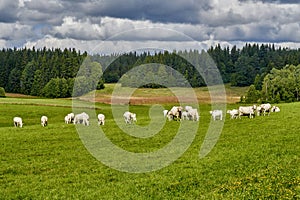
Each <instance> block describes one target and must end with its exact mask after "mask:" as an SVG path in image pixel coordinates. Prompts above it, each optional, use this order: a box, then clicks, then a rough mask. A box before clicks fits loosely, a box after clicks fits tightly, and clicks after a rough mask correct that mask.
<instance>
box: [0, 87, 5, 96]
mask: <svg viewBox="0 0 300 200" xmlns="http://www.w3.org/2000/svg"><path fill="white" fill-rule="evenodd" d="M0 97H5V90H4V88H3V87H0Z"/></svg>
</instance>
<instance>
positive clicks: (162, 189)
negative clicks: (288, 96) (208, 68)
mask: <svg viewBox="0 0 300 200" xmlns="http://www.w3.org/2000/svg"><path fill="white" fill-rule="evenodd" d="M71 105H72V102H71V101H70V100H56V99H51V100H50V99H49V100H48V99H21V98H5V99H1V101H0V110H1V115H0V159H1V161H0V162H1V164H0V199H299V198H300V165H299V163H300V157H299V155H300V145H299V144H300V137H299V133H300V123H299V113H300V103H290V104H279V105H278V106H279V107H280V109H281V112H279V113H271V115H270V116H269V117H267V116H266V117H263V116H259V117H255V118H254V119H248V118H247V117H243V118H242V119H240V120H239V119H237V120H230V119H229V116H228V114H227V115H226V120H225V124H224V127H223V131H222V133H221V136H220V138H219V140H218V142H217V144H216V145H215V147H214V148H213V149H212V151H211V152H210V153H209V154H208V155H207V156H206V157H204V158H202V159H200V158H199V150H200V147H201V145H202V143H203V140H204V137H205V134H206V131H207V129H208V127H209V124H210V120H211V117H210V114H209V111H210V105H209V104H200V105H199V107H200V116H201V117H200V121H199V128H198V131H197V134H196V136H195V138H194V140H193V143H192V144H191V146H190V147H189V148H188V149H187V151H186V152H185V153H184V154H183V155H182V156H181V157H180V158H179V159H178V160H176V161H175V162H173V163H172V164H170V165H169V166H167V167H165V168H162V169H160V170H158V171H154V172H149V173H126V172H120V171H118V170H115V169H112V168H110V167H108V166H106V165H104V164H102V163H101V162H100V161H98V160H96V159H95V158H94V157H93V156H92V155H91V154H90V153H89V152H88V151H87V149H86V148H85V146H84V145H83V143H82V141H81V140H80V138H79V135H78V133H77V131H76V128H75V126H74V125H73V124H65V123H64V116H65V115H66V114H67V113H70V112H71V111H72V107H71ZM87 106H89V105H88V104H87ZM149 107H150V106H147V105H134V106H130V109H131V110H132V111H134V112H136V113H137V119H138V121H137V123H136V124H137V125H140V126H147V125H148V124H149V123H150V119H149V115H148V111H149ZM170 107H171V106H170V105H169V104H166V105H165V108H167V109H170ZM237 107H238V105H236V104H229V105H228V106H227V108H228V109H232V108H237ZM81 109H84V108H81ZM85 111H86V112H87V113H89V114H92V113H93V112H95V111H94V110H91V109H88V108H86V109H85ZM100 112H101V113H104V114H105V116H106V121H105V126H101V128H102V129H103V131H104V132H105V134H106V136H107V137H108V138H110V140H111V141H112V142H113V143H114V144H115V145H117V146H119V147H121V148H123V149H126V150H128V151H131V152H152V151H155V150H158V149H160V148H162V147H163V146H164V145H166V144H167V143H168V142H169V141H171V140H172V139H173V138H174V136H175V134H176V130H177V129H178V127H179V124H180V122H176V121H171V122H168V121H167V122H166V124H165V125H164V126H163V129H162V130H161V131H160V132H159V133H158V134H156V135H155V136H153V137H151V138H146V139H143V138H137V137H133V136H130V135H128V134H125V133H123V132H122V130H121V129H120V128H119V127H118V126H117V125H116V123H115V121H114V119H113V116H112V112H111V106H110V105H108V104H98V103H97V104H96V113H100ZM42 115H47V116H48V118H49V122H48V123H49V125H48V126H47V127H42V126H41V124H40V117H41V116H42ZM14 116H21V117H22V118H23V122H24V127H23V128H15V127H13V122H12V118H13V117H14ZM154 118H156V119H157V121H163V120H165V119H163V116H162V112H161V113H160V114H156V115H154ZM90 121H91V126H90V127H84V128H87V129H91V130H94V129H95V128H97V129H98V128H99V129H100V127H99V126H98V125H97V121H96V119H95V118H94V119H93V118H92V119H91V120H90ZM181 123H185V124H189V123H195V122H191V121H183V122H181ZM213 123H219V122H218V121H216V122H213ZM124 124H125V123H124ZM129 126H135V125H129ZM174 130H175V131H174Z"/></svg>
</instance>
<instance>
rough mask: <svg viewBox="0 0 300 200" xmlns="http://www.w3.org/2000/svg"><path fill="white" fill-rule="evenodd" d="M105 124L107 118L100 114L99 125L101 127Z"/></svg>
mask: <svg viewBox="0 0 300 200" xmlns="http://www.w3.org/2000/svg"><path fill="white" fill-rule="evenodd" d="M104 122H105V116H104V115H103V114H98V124H99V126H100V125H104Z"/></svg>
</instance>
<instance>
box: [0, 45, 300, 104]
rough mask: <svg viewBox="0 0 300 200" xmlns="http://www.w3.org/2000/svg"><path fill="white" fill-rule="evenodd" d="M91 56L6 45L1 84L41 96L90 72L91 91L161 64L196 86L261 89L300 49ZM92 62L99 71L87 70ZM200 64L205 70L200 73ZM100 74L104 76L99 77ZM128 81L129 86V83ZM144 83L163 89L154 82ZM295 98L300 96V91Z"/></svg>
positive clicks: (257, 47) (249, 47)
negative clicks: (51, 85)
mask: <svg viewBox="0 0 300 200" xmlns="http://www.w3.org/2000/svg"><path fill="white" fill-rule="evenodd" d="M86 57H87V53H86V52H85V53H82V54H81V53H80V52H77V51H76V50H75V49H46V48H42V49H35V48H32V49H27V48H24V49H16V48H14V49H3V50H2V51H0V60H1V63H0V85H1V86H2V87H4V88H5V90H6V91H7V92H13V93H23V94H31V95H36V96H42V95H43V93H42V89H43V88H44V87H45V86H46V84H47V83H48V82H49V81H50V80H51V79H52V78H64V79H66V80H69V79H74V78H75V77H76V76H85V77H86V78H87V80H88V81H89V84H88V87H89V90H93V89H102V88H103V86H104V84H103V83H104V82H105V83H116V82H118V81H119V80H120V78H121V77H122V76H123V75H124V74H125V73H127V72H128V71H129V70H131V69H133V68H134V67H137V66H140V65H144V64H150V63H156V64H160V65H161V66H169V67H171V68H172V69H174V70H176V71H177V72H179V73H181V74H182V75H183V76H184V77H185V79H186V80H187V81H188V83H189V84H190V85H191V86H192V87H201V86H205V85H206V84H209V85H218V84H222V83H223V82H224V83H231V85H232V86H249V85H251V84H254V85H255V88H256V89H257V90H261V89H262V83H263V80H264V78H265V76H266V75H267V74H268V73H269V72H270V71H271V70H272V69H273V68H274V69H279V70H280V69H282V68H283V67H284V66H285V65H286V64H289V65H295V66H296V65H298V64H299V57H300V49H286V48H280V47H279V48H275V46H274V45H269V44H267V45H266V44H261V45H258V44H245V46H243V47H242V48H241V49H238V48H237V47H236V46H233V47H232V48H229V47H221V45H220V44H218V45H216V46H215V47H211V48H209V49H208V51H207V52H204V51H201V52H199V51H198V50H190V51H178V52H176V51H174V52H172V53H170V52H167V51H165V52H156V53H152V52H151V53H150V52H143V53H140V54H137V53H136V52H129V53H125V54H120V55H118V54H113V55H93V56H91V57H89V58H87V59H85V58H86ZM210 58H212V59H210ZM84 60H86V61H84ZM83 61H84V62H85V63H83ZM99 63H100V64H101V65H100V67H99ZM96 65H98V66H97V67H99V69H100V68H101V72H99V73H98V72H97V73H95V74H93V75H92V74H91V71H95V68H97V67H96ZM212 65H216V66H217V69H218V72H220V74H221V77H216V74H217V73H216V72H215V71H212V68H211V67H210V66H212ZM87 66H88V67H91V68H94V69H92V70H87V69H88V68H87ZM101 66H102V67H101ZM195 67H197V68H198V69H200V71H201V75H200V74H199V73H198V71H197V70H196V69H195ZM80 68H85V70H83V71H82V72H80V73H83V74H79V75H77V73H78V72H79V71H80ZM102 72H104V73H103V77H101V76H102ZM149 73H150V72H149ZM153 73H154V75H157V76H156V77H155V78H160V77H161V78H162V79H164V80H166V78H165V77H166V73H167V74H168V77H167V79H169V80H170V82H172V83H174V82H176V78H177V77H175V76H174V75H172V74H171V75H170V74H169V71H168V70H166V71H164V69H160V70H156V71H155V72H153ZM99 74H101V76H98V75H99ZM158 74H159V75H158ZM145 75H147V76H146V78H147V79H148V78H150V77H151V73H150V74H145ZM152 75H153V74H152ZM152 78H153V76H152ZM90 79H92V80H90ZM150 79H151V78H150ZM174 79H175V81H174ZM221 79H222V80H223V82H222V83H221V82H220V80H221ZM139 80H140V79H139V78H134V79H130V81H134V82H135V83H134V85H140V83H139ZM155 82H157V79H155ZM124 84H125V85H126V84H127V83H126V81H125V83H124ZM185 84H186V83H184V84H183V85H185ZM144 86H145V87H162V86H161V85H159V84H152V83H150V84H145V85H144ZM69 91H70V89H69ZM297 93H299V92H297ZM69 94H70V95H71V94H72V93H71V92H69ZM282 95H283V96H284V97H280V99H282V98H285V99H288V100H286V101H294V100H293V99H294V98H293V97H292V94H291V93H288V92H287V93H286V94H284V93H282ZM273 96H274V97H273V98H272V99H274V100H275V97H276V96H277V94H274V95H273ZM295 98H296V99H299V94H297V95H296V97H295Z"/></svg>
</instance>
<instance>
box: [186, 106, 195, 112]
mask: <svg viewBox="0 0 300 200" xmlns="http://www.w3.org/2000/svg"><path fill="white" fill-rule="evenodd" d="M184 109H185V111H187V112H188V111H189V110H192V109H193V107H192V106H185V107H184Z"/></svg>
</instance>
